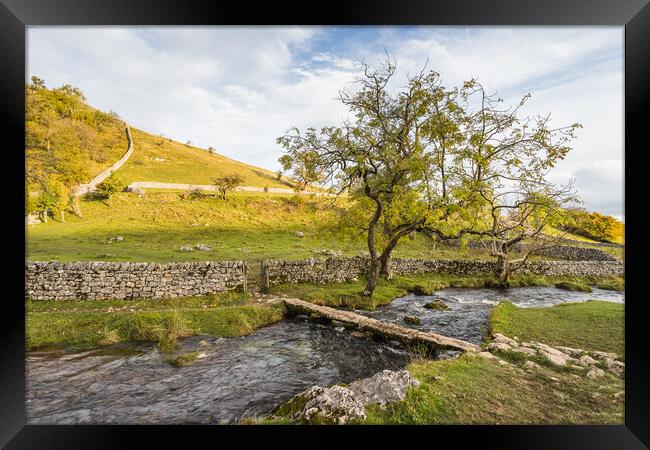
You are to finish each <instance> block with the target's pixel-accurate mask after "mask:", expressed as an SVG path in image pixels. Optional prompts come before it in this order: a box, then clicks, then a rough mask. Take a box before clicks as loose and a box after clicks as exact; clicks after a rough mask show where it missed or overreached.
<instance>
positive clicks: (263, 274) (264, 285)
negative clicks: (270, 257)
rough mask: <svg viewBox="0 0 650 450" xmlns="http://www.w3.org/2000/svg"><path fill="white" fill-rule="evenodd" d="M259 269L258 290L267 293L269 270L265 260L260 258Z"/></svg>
mask: <svg viewBox="0 0 650 450" xmlns="http://www.w3.org/2000/svg"><path fill="white" fill-rule="evenodd" d="M260 270H261V274H260V277H261V280H260V284H261V286H260V291H262V293H263V294H267V293H268V292H269V287H270V286H269V271H268V269H267V267H266V260H264V259H263V260H262V261H261V262H260Z"/></svg>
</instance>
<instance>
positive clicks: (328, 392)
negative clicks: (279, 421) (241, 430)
mask: <svg viewBox="0 0 650 450" xmlns="http://www.w3.org/2000/svg"><path fill="white" fill-rule="evenodd" d="M275 414H276V415H280V416H284V417H288V418H289V419H291V420H295V421H299V422H302V423H307V424H329V425H335V424H338V425H343V424H345V423H347V422H348V421H350V420H352V419H365V418H366V412H365V409H364V406H363V403H361V401H359V400H358V399H357V398H356V397H355V394H354V392H352V391H351V390H350V389H348V388H345V387H343V386H332V387H331V388H323V387H320V386H314V387H311V388H309V389H307V390H306V391H304V392H302V393H300V394H298V395H296V396H295V397H293V398H292V399H291V400H289V401H288V402H286V403H284V404H282V405H280V406H279V407H278V408H277V409H276V410H275Z"/></svg>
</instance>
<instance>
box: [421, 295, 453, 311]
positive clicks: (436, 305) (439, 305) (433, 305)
mask: <svg viewBox="0 0 650 450" xmlns="http://www.w3.org/2000/svg"><path fill="white" fill-rule="evenodd" d="M424 307H425V308H426V309H436V310H438V311H444V310H445V309H447V308H449V306H447V304H446V303H445V302H443V301H442V300H440V299H439V298H437V299H435V300H434V301H432V302H429V303H427V304H425V305H424Z"/></svg>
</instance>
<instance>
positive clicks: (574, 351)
mask: <svg viewBox="0 0 650 450" xmlns="http://www.w3.org/2000/svg"><path fill="white" fill-rule="evenodd" d="M555 348H557V349H558V350H559V351H561V352H562V353H566V354H567V355H569V356H572V357H574V358H578V357H580V355H582V354H583V353H586V351H585V350H583V349H581V348H573V347H563V346H561V345H558V346H557V347H555Z"/></svg>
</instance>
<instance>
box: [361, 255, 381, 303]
mask: <svg viewBox="0 0 650 450" xmlns="http://www.w3.org/2000/svg"><path fill="white" fill-rule="evenodd" d="M380 270H381V262H380V261H379V258H377V257H375V258H372V259H371V260H370V272H369V273H368V282H367V283H366V287H365V288H363V295H364V296H366V297H372V293H373V292H374V291H375V288H376V287H377V281H378V280H379V272H380Z"/></svg>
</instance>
